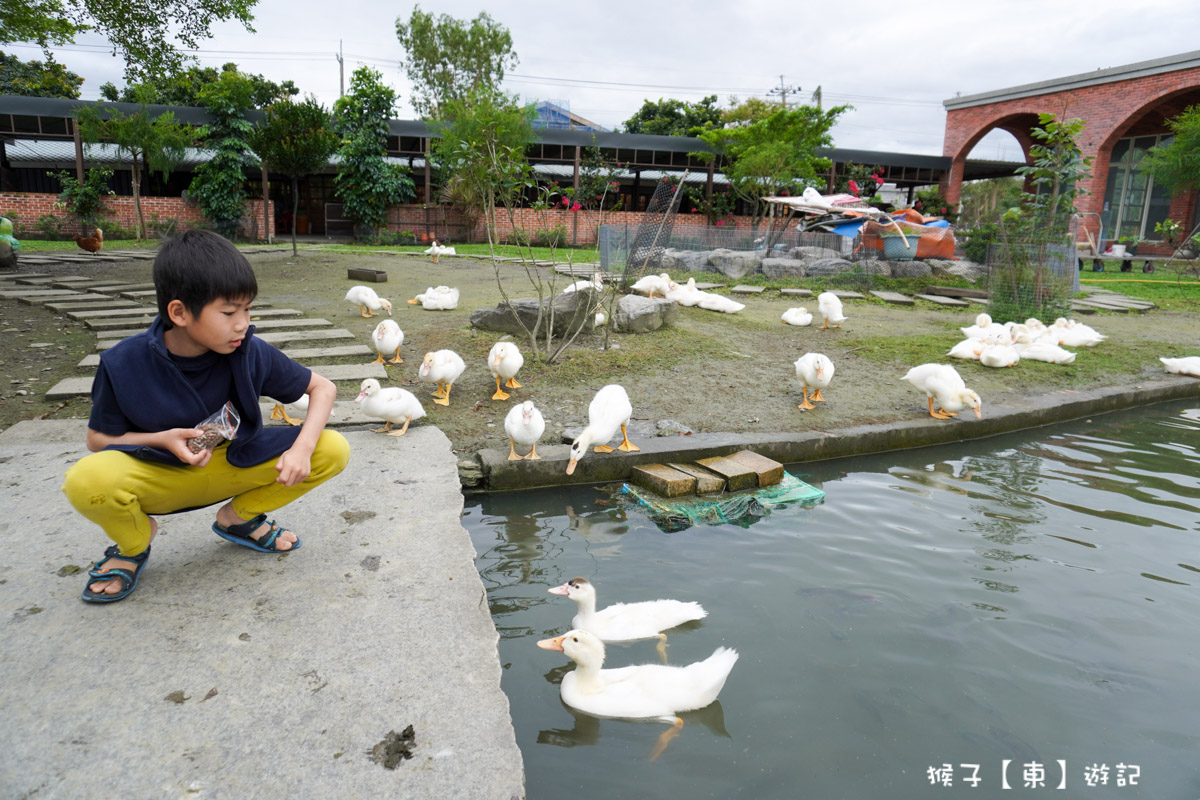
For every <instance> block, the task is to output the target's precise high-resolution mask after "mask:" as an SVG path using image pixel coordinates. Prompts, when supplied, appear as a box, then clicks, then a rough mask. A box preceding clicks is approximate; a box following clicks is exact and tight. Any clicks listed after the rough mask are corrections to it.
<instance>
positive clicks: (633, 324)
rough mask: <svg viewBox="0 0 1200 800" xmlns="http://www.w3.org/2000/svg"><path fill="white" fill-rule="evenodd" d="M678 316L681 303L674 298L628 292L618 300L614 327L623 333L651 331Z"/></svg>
mask: <svg viewBox="0 0 1200 800" xmlns="http://www.w3.org/2000/svg"><path fill="white" fill-rule="evenodd" d="M678 316H679V304H678V303H676V302H675V301H674V300H666V299H664V298H661V297H656V298H654V299H650V298H649V297H642V296H641V295H640V294H627V295H625V296H624V297H622V298H621V299H620V300H618V301H617V313H616V319H615V320H614V321H613V328H615V329H616V330H618V331H621V332H622V333H649V332H650V331H656V330H658V329H659V328H661V327H662V326H663V325H667V324H669V323H671V322H674V321H675V319H676V317H678Z"/></svg>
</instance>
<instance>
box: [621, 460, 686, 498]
mask: <svg viewBox="0 0 1200 800" xmlns="http://www.w3.org/2000/svg"><path fill="white" fill-rule="evenodd" d="M629 480H630V482H631V483H634V484H636V485H638V486H641V487H642V488H643V489H649V490H650V491H652V492H654V493H655V494H657V495H659V496H661V497H681V496H682V495H685V494H695V492H696V479H695V478H693V477H692V476H691V475H688V474H687V473H686V472H680V471H679V470H677V469H672V468H671V467H668V466H666V465H664V464H643V465H641V466H639V467H634V468H633V469H632V470H631V471H630V473H629Z"/></svg>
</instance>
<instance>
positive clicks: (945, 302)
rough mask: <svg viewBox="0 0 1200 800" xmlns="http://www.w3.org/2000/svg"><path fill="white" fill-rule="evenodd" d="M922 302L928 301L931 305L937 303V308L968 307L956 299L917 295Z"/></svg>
mask: <svg viewBox="0 0 1200 800" xmlns="http://www.w3.org/2000/svg"><path fill="white" fill-rule="evenodd" d="M917 297H919V298H920V299H922V300H928V301H929V302H931V303H937V304H938V305H939V306H969V305H970V303H968V302H967V301H966V300H959V299H958V298H957V297H942V296H941V295H940V294H919V295H917Z"/></svg>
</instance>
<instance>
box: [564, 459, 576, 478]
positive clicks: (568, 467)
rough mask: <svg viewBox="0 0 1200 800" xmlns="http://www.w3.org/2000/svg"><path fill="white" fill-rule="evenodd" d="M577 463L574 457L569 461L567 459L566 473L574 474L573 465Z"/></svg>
mask: <svg viewBox="0 0 1200 800" xmlns="http://www.w3.org/2000/svg"><path fill="white" fill-rule="evenodd" d="M578 463H579V462H578V461H576V460H575V459H573V458H572V459H571V460H570V461H568V462H567V474H568V475H574V474H575V465H576V464H578Z"/></svg>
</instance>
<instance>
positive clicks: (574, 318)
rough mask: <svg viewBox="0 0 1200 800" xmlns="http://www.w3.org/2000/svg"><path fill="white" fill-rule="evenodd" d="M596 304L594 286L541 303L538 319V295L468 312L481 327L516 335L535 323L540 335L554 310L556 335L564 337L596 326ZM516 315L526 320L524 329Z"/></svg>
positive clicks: (473, 323) (531, 328)
mask: <svg viewBox="0 0 1200 800" xmlns="http://www.w3.org/2000/svg"><path fill="white" fill-rule="evenodd" d="M595 304H596V290H595V289H583V290H581V291H578V292H564V293H562V294H556V295H555V296H554V297H553V298H552V299H550V300H545V301H542V303H541V304H540V308H541V311H542V319H541V320H540V321H539V320H538V310H539V303H538V300H537V298H536V297H524V298H521V299H519V300H512V301H511V302H510V303H509V304H505V303H501V304H500V305H498V306H494V307H492V308H477V309H475V310H474V311H472V312H471V324H472V325H474V326H475V327H476V328H482V329H483V330H487V331H502V332H504V333H511V334H513V335H517V336H520V335H524V333H525V330H526V329H528V330H534V328H535V326H536V329H537V330H536V332H537V333H538V335H543V334H544V332H545V330H546V326H547V325H548V324H549V323H550V317H551V312H553V317H554V328H553V332H554V335H555V336H567V335H570V334H571V333H574V332H575V331H576V330H580V329H581V330H583V331H584V332H585V333H586V332H588V331H590V330H592V328H594V327H595V316H596V315H595V313H594V311H595ZM518 318H519V319H520V321H521V322H524V323H525V325H524V328H523V327H522V326H521V322H518Z"/></svg>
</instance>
